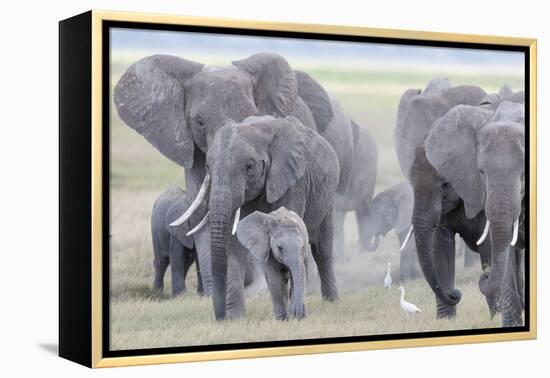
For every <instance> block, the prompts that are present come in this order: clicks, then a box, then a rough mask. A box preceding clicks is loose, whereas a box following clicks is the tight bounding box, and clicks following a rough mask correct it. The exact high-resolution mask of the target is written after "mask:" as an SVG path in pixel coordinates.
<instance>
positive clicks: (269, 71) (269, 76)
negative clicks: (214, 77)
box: [232, 53, 298, 117]
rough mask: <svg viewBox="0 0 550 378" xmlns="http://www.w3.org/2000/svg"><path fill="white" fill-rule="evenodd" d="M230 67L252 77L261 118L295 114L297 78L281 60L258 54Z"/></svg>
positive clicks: (275, 56) (266, 54)
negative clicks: (264, 115) (267, 115)
mask: <svg viewBox="0 0 550 378" xmlns="http://www.w3.org/2000/svg"><path fill="white" fill-rule="evenodd" d="M232 64H233V65H234V66H235V67H237V68H240V69H242V70H244V71H245V72H247V73H248V74H249V75H250V76H251V77H252V80H253V83H254V98H255V101H256V106H257V107H258V110H259V111H260V113H261V114H270V115H273V116H275V117H285V116H287V115H289V114H290V113H291V112H292V111H293V110H294V106H295V104H296V99H297V97H298V89H297V86H298V85H297V81H296V75H295V74H294V71H293V70H292V68H290V65H289V64H288V62H287V61H286V60H285V59H284V58H283V57H282V56H280V55H277V54H271V53H259V54H255V55H252V56H250V57H248V58H246V59H242V60H236V61H233V62H232Z"/></svg>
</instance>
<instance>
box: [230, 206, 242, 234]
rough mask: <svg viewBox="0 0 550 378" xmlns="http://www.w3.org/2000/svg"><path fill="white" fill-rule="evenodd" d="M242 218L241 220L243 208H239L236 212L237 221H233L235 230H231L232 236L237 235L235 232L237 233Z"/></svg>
mask: <svg viewBox="0 0 550 378" xmlns="http://www.w3.org/2000/svg"><path fill="white" fill-rule="evenodd" d="M240 218H241V208H240V207H239V208H238V209H237V211H235V220H234V221H233V230H231V235H235V232H237V225H238V224H239V219H240Z"/></svg>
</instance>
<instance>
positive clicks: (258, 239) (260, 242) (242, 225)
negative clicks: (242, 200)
mask: <svg viewBox="0 0 550 378" xmlns="http://www.w3.org/2000/svg"><path fill="white" fill-rule="evenodd" d="M269 222H270V218H269V214H265V213H262V212H259V211H255V212H253V213H252V214H250V215H248V216H246V217H245V218H243V219H242V220H241V221H240V222H239V224H238V225H237V238H238V239H239V242H240V243H241V244H242V245H243V246H244V247H245V248H246V249H248V250H249V251H250V253H251V254H252V256H254V258H255V259H256V260H258V261H260V262H262V263H266V262H267V259H268V258H269V235H268V230H269V228H268V223H269Z"/></svg>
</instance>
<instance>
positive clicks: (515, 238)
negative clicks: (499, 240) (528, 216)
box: [510, 218, 519, 247]
mask: <svg viewBox="0 0 550 378" xmlns="http://www.w3.org/2000/svg"><path fill="white" fill-rule="evenodd" d="M518 232H519V218H516V221H515V222H514V232H513V233H512V241H511V242H510V245H511V246H512V247H513V246H515V245H516V242H517V241H518Z"/></svg>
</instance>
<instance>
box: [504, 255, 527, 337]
mask: <svg viewBox="0 0 550 378" xmlns="http://www.w3.org/2000/svg"><path fill="white" fill-rule="evenodd" d="M510 248H511V249H510V251H509V253H508V264H506V272H505V276H504V281H503V283H502V288H501V298H500V307H501V311H502V326H503V327H518V326H522V325H523V305H522V301H521V295H520V290H521V289H520V284H519V282H518V265H519V264H518V263H520V261H518V260H517V259H518V254H517V253H516V250H515V248H512V247H510ZM520 256H521V255H520Z"/></svg>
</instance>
